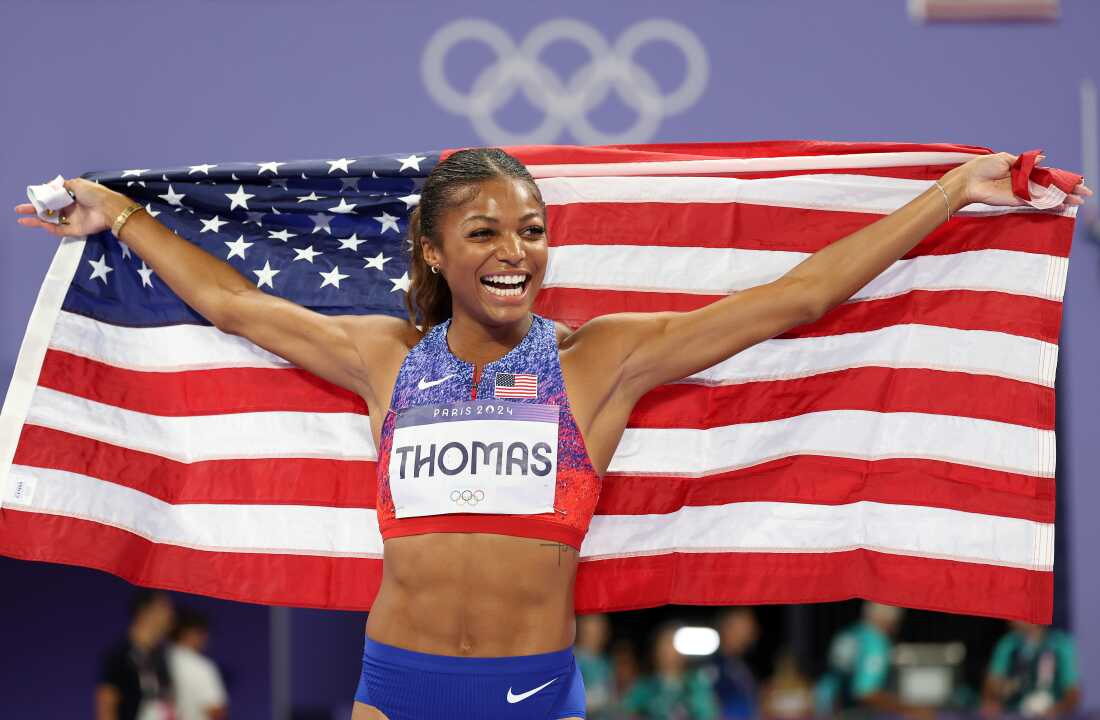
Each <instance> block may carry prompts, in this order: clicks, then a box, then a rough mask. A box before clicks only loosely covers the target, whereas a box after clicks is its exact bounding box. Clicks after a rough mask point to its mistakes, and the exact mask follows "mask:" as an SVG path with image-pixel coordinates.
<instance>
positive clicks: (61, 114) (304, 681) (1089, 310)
mask: <svg viewBox="0 0 1100 720" xmlns="http://www.w3.org/2000/svg"><path fill="white" fill-rule="evenodd" d="M554 5H555V7H554V9H553V12H550V11H549V10H547V9H546V8H543V7H536V6H533V5H530V4H528V3H521V2H500V1H493V2H483V3H480V4H479V5H477V7H476V11H471V12H468V13H464V15H466V16H470V17H479V18H486V19H491V20H493V21H494V22H496V23H497V24H499V25H501V26H502V27H504V28H506V29H507V30H508V31H509V32H510V33H511V34H512V36H513V38H516V39H517V40H518V39H519V38H522V37H523V36H524V35H525V34H526V33H527V31H528V30H529V29H530V28H531V27H532V26H534V25H535V24H537V23H538V22H541V21H544V20H547V19H550V18H556V17H572V18H578V19H582V20H585V21H587V22H588V23H590V24H591V25H593V26H595V27H596V28H599V29H600V30H601V31H602V32H603V33H604V34H605V36H607V37H609V38H610V39H614V38H616V37H617V36H618V35H619V33H621V32H622V31H623V30H624V29H625V28H627V27H628V26H630V25H632V24H633V23H634V22H637V21H639V20H644V19H649V18H653V17H672V16H670V15H669V14H668V13H669V8H670V6H669V5H668V4H667V3H657V2H633V3H629V4H627V3H605V4H597V3H591V2H577V1H576V0H562V1H559V2H558V3H555V4H554ZM1063 6H1064V11H1063V17H1062V19H1061V21H1060V22H1057V23H1053V24H1044V25H1031V24H1025V25H1011V24H1001V25H980V26H973V25H940V26H920V25H916V24H914V23H912V22H911V21H910V20H909V19H908V17H907V15H906V12H905V3H904V2H903V1H902V0H894V1H893V2H887V1H885V0H847V1H842V0H834V1H833V2H829V3H812V4H811V3H805V2H796V1H794V0H773V1H772V2H767V3H764V2H758V3H748V2H729V1H727V2H717V1H712V2H681V3H677V4H676V5H675V6H673V7H675V10H676V15H675V16H674V17H672V19H675V20H676V21H678V22H680V23H682V24H684V25H686V26H687V27H689V28H691V29H692V30H693V31H694V32H695V33H696V34H697V35H698V36H699V37H700V39H701V40H702V41H703V43H704V44H705V46H706V48H707V53H708V56H709V61H710V70H711V73H710V80H709V83H708V86H707V89H706V91H705V93H704V94H703V96H702V97H701V99H700V100H699V102H698V103H697V104H696V105H695V106H694V107H693V108H691V109H690V110H689V111H687V112H686V113H684V114H681V115H676V116H671V117H669V118H667V119H666V120H665V121H664V122H663V123H662V124H661V126H660V129H659V131H658V134H657V135H656V137H655V138H653V141H694V140H700V141H702V140H709V141H717V140H750V139H787V138H816V139H833V140H900V141H918V142H938V141H946V142H956V143H968V144H975V145H985V146H988V147H992V148H994V149H996V150H1010V151H1014V152H1016V151H1022V150H1026V149H1030V148H1032V147H1042V148H1044V149H1045V150H1046V154H1047V155H1048V158H1049V159H1048V161H1047V162H1048V163H1049V164H1052V165H1057V166H1059V167H1063V168H1066V169H1071V170H1077V171H1081V169H1082V164H1081V162H1082V161H1081V129H1080V125H1079V119H1078V118H1079V99H1078V97H1079V94H1078V87H1079V83H1080V82H1081V80H1082V79H1084V78H1087V77H1090V76H1091V77H1093V78H1097V77H1100V42H1098V41H1097V28H1100V4H1098V3H1095V2H1093V1H1092V0H1064V2H1063ZM455 7H456V4H454V3H439V4H429V3H427V2H405V3H397V2H389V1H385V2H383V1H379V2H374V3H366V2H361V1H359V0H339V1H335V0H334V1H326V2H313V3H302V2H289V1H286V0H238V2H234V3H228V2H213V1H211V0H207V1H202V2H200V1H194V2H185V1H182V0H181V1H179V2H175V3H171V4H168V3H156V4H150V3H147V2H138V1H137V0H114V1H113V2H110V3H106V2H104V3H86V2H79V1H77V0H71V1H67V2H63V1H61V0H57V1H54V2H22V3H4V4H2V5H0V28H3V34H4V42H3V43H2V45H0V67H2V68H3V70H4V72H3V74H2V77H0V89H2V90H3V94H4V96H5V98H6V100H5V106H6V112H5V113H4V116H3V127H4V129H5V134H6V135H7V137H8V141H7V142H6V143H5V145H4V151H3V163H2V164H0V191H2V193H3V196H4V197H7V198H8V199H9V202H10V203H11V204H12V205H14V204H15V203H16V202H21V201H23V199H24V198H25V186H26V185H27V184H28V183H32V182H34V183H37V182H44V181H46V180H48V179H49V178H52V177H53V176H54V175H56V174H57V173H62V174H63V175H65V176H66V177H72V176H74V175H78V174H80V173H82V172H85V171H87V170H93V169H120V168H129V167H160V166H164V165H176V164H183V163H188V164H197V163H201V162H218V161H230V160H255V161H267V160H272V159H280V160H284V159H291V158H336V157H342V156H347V155H358V154H369V153H376V152H378V153H382V152H406V151H416V150H425V149H435V148H445V147H455V146H462V145H474V144H482V141H481V140H480V139H479V138H478V137H477V135H476V134H475V133H474V131H473V130H472V128H471V126H470V125H469V123H468V121H467V120H466V119H465V118H462V117H458V116H454V115H449V114H447V113H446V112H445V111H443V110H441V109H440V108H439V107H438V106H437V105H436V104H435V102H434V101H433V100H432V99H431V97H430V96H429V95H428V93H427V92H426V90H425V89H424V86H423V84H422V82H421V80H420V56H421V53H422V50H423V47H424V45H425V43H426V41H427V39H428V38H429V37H430V36H431V35H432V33H433V32H434V31H435V30H436V29H437V28H439V27H440V26H442V25H443V24H445V23H447V22H449V21H451V20H453V19H456V18H457V17H460V16H463V15H460V14H459V13H458V12H457V11H456V10H455ZM559 51H560V52H559ZM548 55H553V58H552V59H551V62H552V63H554V64H556V65H558V66H559V68H560V69H561V70H562V71H563V73H568V72H571V71H572V70H574V69H576V68H577V67H578V66H580V65H581V64H582V63H583V62H584V61H585V60H584V55H583V53H582V52H581V51H579V50H578V49H577V48H576V47H570V46H562V47H560V48H558V47H555V48H554V52H553V53H549V54H548ZM453 57H454V66H453V71H454V77H453V80H454V82H455V83H456V84H458V85H462V84H463V83H465V84H466V85H468V84H469V83H470V82H471V79H472V77H473V75H474V73H475V72H476V70H475V68H480V67H481V66H482V65H481V63H484V62H485V61H486V60H487V59H488V57H489V56H488V53H487V52H486V51H485V49H484V48H479V47H475V46H468V47H465V48H462V49H461V51H460V52H456V53H455V55H454V56H453ZM638 57H639V61H640V62H643V63H644V64H646V65H647V67H650V68H652V69H653V72H654V74H655V76H656V77H657V78H658V80H659V81H660V84H661V85H662V87H664V88H666V89H668V88H671V87H672V86H673V85H675V83H676V82H677V77H678V75H677V71H678V70H679V69H680V68H681V67H682V63H681V61H680V59H679V56H678V55H677V54H676V53H675V52H673V51H671V50H669V49H667V48H662V47H657V46H653V47H650V48H647V49H645V50H644V51H643V52H641V53H640V54H639V56H638ZM502 117H503V118H505V120H506V121H507V123H506V124H507V125H508V126H509V127H512V128H517V129H518V128H520V127H524V126H525V125H529V124H530V123H531V122H533V121H534V120H535V119H537V117H538V116H537V114H536V113H535V112H534V111H533V110H532V109H531V108H530V107H526V106H524V105H523V104H522V103H519V102H516V103H512V104H510V105H509V106H508V107H506V108H505V111H504V112H503V113H502ZM593 117H594V119H595V122H596V123H597V124H598V125H601V127H604V128H606V129H612V128H616V127H623V126H624V125H625V124H626V123H628V122H629V117H630V116H629V113H628V112H627V111H626V110H625V109H624V106H623V105H622V104H621V103H617V102H615V101H609V102H608V103H606V104H605V105H604V106H601V108H599V109H598V110H597V111H596V112H595V113H594V114H593ZM573 141H575V139H574V138H573V137H571V136H569V135H568V134H565V135H563V136H561V137H559V138H557V142H573ZM1091 184H1092V186H1093V187H1094V188H1096V186H1097V179H1096V178H1092V179H1091ZM9 212H10V211H9ZM9 217H11V216H9ZM5 227H6V229H5V230H3V231H2V232H0V388H6V387H7V383H8V381H9V379H10V377H11V371H12V368H13V366H14V364H15V359H16V355H17V352H18V349H19V345H20V343H21V341H22V337H23V332H24V329H25V328H26V323H27V319H28V317H29V315H30V311H31V308H32V306H33V303H34V300H35V297H36V294H37V290H38V287H39V284H40V282H41V279H42V278H43V277H44V275H45V272H46V268H47V267H48V264H49V261H50V259H51V257H52V255H53V252H54V247H55V244H54V242H53V241H52V240H51V239H50V238H49V237H48V236H46V235H45V234H43V233H38V232H31V231H28V230H26V229H24V228H21V227H19V226H18V225H16V224H15V222H14V220H9V222H8V224H7V225H6V226H5ZM1098 308H1100V246H1098V245H1097V244H1096V243H1094V242H1092V241H1090V240H1089V239H1087V238H1086V237H1085V236H1084V233H1083V232H1079V233H1078V237H1077V238H1076V240H1075V242H1074V247H1073V253H1072V257H1071V262H1070V267H1069V280H1068V285H1067V290H1066V295H1065V306H1064V325H1063V333H1062V354H1061V358H1060V362H1061V364H1060V366H1059V370H1060V373H1061V374H1060V379H1059V382H1060V383H1061V384H1060V386H1059V394H1058V402H1059V404H1060V407H1059V415H1060V419H1061V423H1060V425H1059V428H1058V429H1059V442H1060V444H1061V446H1060V463H1061V464H1060V465H1059V468H1058V471H1059V472H1058V480H1059V482H1060V483H1061V484H1062V487H1063V489H1064V490H1065V491H1066V496H1067V498H1068V500H1069V502H1068V503H1067V505H1068V506H1069V507H1070V508H1071V512H1074V513H1075V516H1074V518H1073V519H1074V520H1075V521H1074V522H1072V524H1071V525H1070V526H1069V531H1070V532H1071V535H1069V536H1068V537H1067V538H1065V541H1066V542H1065V546H1066V547H1068V550H1069V552H1068V557H1067V556H1066V555H1064V554H1063V555H1061V556H1059V557H1058V558H1057V561H1056V562H1057V570H1058V572H1064V573H1065V572H1068V573H1069V575H1070V578H1071V579H1070V588H1071V590H1070V592H1071V597H1070V598H1069V600H1070V603H1069V604H1070V608H1071V616H1072V618H1073V620H1074V622H1073V624H1074V625H1075V629H1076V633H1077V636H1078V638H1079V648H1080V659H1081V666H1082V671H1083V675H1084V685H1085V691H1086V701H1087V704H1088V706H1089V707H1100V625H1098V624H1097V623H1095V622H1091V620H1092V614H1093V611H1094V609H1095V608H1097V607H1098V606H1100V573H1098V572H1097V570H1096V564H1095V559H1094V557H1090V554H1091V553H1092V552H1094V551H1095V548H1097V547H1098V546H1100V545H1098V541H1100V525H1097V524H1096V523H1094V522H1091V521H1090V520H1089V515H1088V512H1089V509H1091V508H1096V507H1098V506H1100V487H1098V486H1097V484H1096V482H1095V469H1096V468H1097V467H1100V443H1097V442H1096V440H1095V438H1096V436H1097V429H1098V428H1100V409H1098V408H1100V404H1098V403H1097V400H1098V399H1100V373H1098V372H1097V363H1096V358H1097V357H1100V331H1098V329H1097V322H1096V313H1097V309H1098ZM0 587H2V588H3V591H4V600H5V609H6V610H7V612H6V613H5V615H4V619H3V620H0V637H3V638H4V640H5V643H4V645H5V648H4V649H5V651H6V653H7V654H8V655H9V657H12V656H18V657H20V658H21V661H20V666H21V668H22V670H23V671H22V672H21V673H10V672H9V673H6V674H5V675H4V679H3V680H0V705H2V707H3V708H4V712H3V715H4V716H5V717H31V716H39V715H49V716H57V717H61V716H69V715H70V714H71V715H72V716H84V715H86V714H87V713H88V710H89V707H90V706H89V703H90V699H89V698H90V694H91V683H92V678H93V674H92V673H93V670H92V667H93V664H94V660H93V659H94V657H95V654H96V652H98V648H100V647H101V646H102V645H104V644H105V643H106V642H108V641H109V640H110V639H112V638H113V637H114V636H115V634H117V633H118V632H119V631H120V629H121V627H122V626H123V624H124V607H125V603H126V600H127V598H128V597H129V592H130V591H129V588H128V586H127V585H126V584H125V583H123V582H121V581H120V580H118V579H116V578H113V577H110V576H107V575H104V574H101V573H96V572H92V571H89V570H83V569H75V568H65V567H60V566H50V565H40V564H32V563H20V562H15V561H11V560H0ZM193 604H200V605H201V606H202V608H203V609H206V610H208V611H210V612H212V613H214V615H215V618H216V620H215V621H216V623H217V630H218V637H217V645H216V646H215V648H214V654H215V657H217V658H218V659H219V660H220V661H221V662H222V663H223V664H224V665H225V666H226V667H227V668H228V669H229V670H230V672H231V674H232V681H233V683H234V686H233V700H234V717H235V718H265V717H268V716H269V714H270V704H269V692H270V682H269V679H268V675H267V668H268V644H267V611H266V609H265V608H262V607H258V606H250V605H241V604H234V603H227V602H219V601H212V600H207V599H195V601H194V603H193ZM362 620H363V616H362V615H356V614H348V613H319V612H306V611H296V612H295V613H294V615H293V640H294V652H295V656H294V662H293V670H294V675H295V679H294V682H293V686H292V688H291V689H292V693H293V697H294V702H295V705H319V706H328V705H332V704H333V703H338V702H341V699H342V698H346V699H347V700H350V694H351V692H352V690H353V688H354V683H355V678H356V674H357V662H358V655H359V651H360V649H361V635H360V633H361V632H362ZM46 703H48V707H49V712H43V706H44V704H46ZM32 708H37V710H32Z"/></svg>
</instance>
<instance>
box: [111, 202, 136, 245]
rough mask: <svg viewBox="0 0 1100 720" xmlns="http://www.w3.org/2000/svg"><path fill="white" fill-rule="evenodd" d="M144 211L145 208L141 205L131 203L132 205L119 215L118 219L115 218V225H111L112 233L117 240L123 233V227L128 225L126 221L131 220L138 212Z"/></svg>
mask: <svg viewBox="0 0 1100 720" xmlns="http://www.w3.org/2000/svg"><path fill="white" fill-rule="evenodd" d="M143 209H144V207H143V206H142V204H141V203H131V204H130V205H127V206H126V209H125V210H123V211H122V212H120V213H119V214H118V217H117V218H115V222H114V224H113V225H111V232H112V233H114V234H115V237H116V238H117V237H118V234H119V233H120V232H122V226H123V225H125V224H126V220H127V219H129V217H130V216H131V215H132V214H134V213H135V212H136V211H138V210H143Z"/></svg>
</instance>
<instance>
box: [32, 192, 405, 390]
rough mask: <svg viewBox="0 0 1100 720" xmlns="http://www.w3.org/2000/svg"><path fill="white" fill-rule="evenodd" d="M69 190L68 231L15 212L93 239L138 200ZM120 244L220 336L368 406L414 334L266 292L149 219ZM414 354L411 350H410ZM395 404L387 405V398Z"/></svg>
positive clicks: (139, 221)
mask: <svg viewBox="0 0 1100 720" xmlns="http://www.w3.org/2000/svg"><path fill="white" fill-rule="evenodd" d="M65 186H66V187H67V188H69V189H70V190H72V191H73V193H74V194H75V195H76V204H75V205H73V206H70V207H69V208H66V209H65V210H64V212H65V214H66V216H67V217H68V219H69V224H68V225H54V224H52V223H45V222H42V221H41V220H39V219H38V218H37V217H35V216H34V208H33V207H32V206H31V205H30V204H22V205H17V206H16V208H15V209H16V212H18V213H20V214H22V215H30V217H21V218H19V222H20V224H22V225H25V226H27V227H41V228H44V229H46V230H47V231H48V232H50V233H51V234H53V235H55V236H58V237H64V236H80V235H89V234H92V233H96V232H100V231H102V230H105V229H107V228H109V227H110V225H111V223H112V222H113V221H114V218H115V217H116V216H117V215H118V214H119V213H120V212H121V211H122V210H123V209H125V208H126V207H127V206H128V205H130V204H131V202H132V201H131V200H130V199H129V198H128V197H126V196H125V195H122V194H121V193H118V192H115V191H113V190H110V189H109V188H106V187H104V186H102V185H99V184H97V183H93V182H90V181H88V180H84V179H82V178H74V179H71V180H66V181H65ZM120 235H121V237H120V238H119V240H121V241H122V242H125V243H126V244H127V245H129V246H130V248H131V249H132V250H133V251H134V252H135V253H136V254H137V255H138V256H139V257H140V258H141V259H142V260H143V261H145V263H146V264H147V265H148V266H149V267H151V268H152V269H153V271H154V272H155V273H156V274H157V276H158V277H160V279H161V280H163V281H164V282H165V284H167V285H168V287H170V288H171V289H172V291H173V292H175V293H176V294H177V295H178V296H179V297H180V298H181V299H182V300H183V301H184V302H185V303H187V304H188V305H189V306H191V307H192V308H194V309H195V310H196V311H197V312H198V313H199V314H200V315H202V316H203V317H204V318H206V319H207V320H209V321H210V322H211V323H213V324H214V326H215V327H217V328H218V329H219V330H222V331H223V332H226V333H231V334H234V335H240V336H242V337H246V338H248V339H249V340H251V341H252V342H254V343H255V344H257V345H259V346H260V347H262V348H264V349H266V350H268V351H270V352H272V353H274V354H275V355H278V356H280V357H282V358H284V359H286V360H287V361H289V362H291V363H293V364H294V365H297V366H298V367H301V368H303V369H305V370H308V371H309V372H312V373H313V374H315V375H317V376H319V377H321V378H324V379H325V380H328V381H329V382H332V383H334V384H336V385H339V386H340V387H343V388H346V389H348V390H350V391H352V392H355V393H357V394H359V395H361V396H363V397H365V398H368V402H369V399H370V398H371V397H372V396H373V395H374V394H375V392H376V390H380V389H381V388H380V387H378V388H376V386H378V385H379V383H378V382H377V381H376V380H375V379H374V377H373V372H374V369H375V368H379V367H388V366H389V365H391V364H392V362H390V361H391V360H392V358H391V356H395V357H396V356H397V355H399V354H400V353H401V348H402V347H403V345H402V343H404V342H405V341H406V340H407V338H406V337H405V336H406V335H408V334H409V333H410V332H412V328H411V326H409V324H408V323H406V322H404V321H401V320H398V319H396V318H391V317H387V316H379V315H362V316H358V315H342V316H330V315H324V314H322V313H318V312H314V311H312V310H310V309H308V308H305V307H302V306H300V305H297V304H295V303H293V302H290V301H288V300H285V299H283V298H280V297H276V296H274V295H269V294H267V293H265V292H263V291H261V290H259V289H258V288H257V287H256V285H254V284H253V282H252V281H251V280H249V279H248V278H246V277H244V276H243V275H241V274H240V273H239V272H237V270H236V269H235V268H233V266H232V265H230V264H229V263H227V262H225V261H223V260H221V259H219V258H217V257H214V256H213V255H211V254H210V253H208V252H206V251H205V250H203V249H202V248H200V247H198V246H196V245H193V244H191V243H189V242H187V241H186V240H184V239H183V238H181V237H179V236H177V235H176V234H175V233H173V232H172V231H171V230H169V229H168V228H166V227H165V226H164V225H162V224H161V223H160V222H158V221H157V220H156V219H155V218H153V217H152V216H150V215H149V214H148V213H146V212H135V213H134V214H133V215H131V216H130V218H129V219H128V220H127V221H126V224H125V225H123V227H122V230H121V231H120ZM404 347H407V346H404ZM387 399H388V398H387Z"/></svg>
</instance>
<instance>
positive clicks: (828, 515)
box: [581, 501, 1054, 571]
mask: <svg viewBox="0 0 1100 720" xmlns="http://www.w3.org/2000/svg"><path fill="white" fill-rule="evenodd" d="M854 548H866V549H868V550H879V551H881V552H887V553H894V554H900V555H915V556H919V557H929V558H941V559H948V560H959V561H963V562H979V563H986V564H990V565H1006V566H1010V567H1019V568H1027V569H1032V570H1048V571H1049V570H1051V569H1052V568H1053V562H1054V526H1053V525H1051V524H1048V523H1037V522H1034V521H1032V520H1021V519H1019V518H1009V517H1000V516H997V515H982V514H978V513H969V512H962V511H960V510H946V509H944V508H937V507H924V506H917V505H893V504H888V503H876V502H870V501H860V502H854V503H849V504H846V505H810V504H804V503H777V502H744V503H731V504H728V505H708V506H688V507H684V508H681V509H679V510H677V511H676V512H674V513H668V514H662V515H597V516H595V517H594V518H593V519H592V526H591V529H590V530H589V532H588V536H587V537H586V538H585V540H584V543H583V545H581V556H582V557H584V558H586V559H589V560H595V559H604V558H609V557H629V556H636V555H648V554H658V553H667V552H814V553H817V552H836V551H844V550H851V549H854Z"/></svg>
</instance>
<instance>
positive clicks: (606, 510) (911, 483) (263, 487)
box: [15, 425, 1054, 522]
mask: <svg viewBox="0 0 1100 720" xmlns="http://www.w3.org/2000/svg"><path fill="white" fill-rule="evenodd" d="M15 464H17V465H26V466H29V467H42V468H53V469H57V470H63V471H68V472H73V473H79V474H82V475H88V476H90V477H95V478H100V479H103V480H104V481H105V482H113V483H116V484H119V485H123V486H125V487H128V488H131V489H133V490H137V491H140V492H143V493H145V494H147V495H151V496H153V497H156V498H158V499H160V500H163V501H164V502H168V503H173V504H186V503H226V504H291V505H316V506H331V507H359V508H367V509H370V508H373V507H374V506H375V468H376V464H375V463H373V462H348V461H334V460H316V459H308V458H279V459H274V458H273V459H260V460H213V461H206V462H196V463H190V464H187V463H180V462H175V461H172V460H165V459H163V458H159V457H157V456H155V455H150V454H148V453H143V452H140V451H137V450H129V449H126V448H120V447H117V446H114V445H109V444H107V443H103V442H100V441H97V440H90V439H88V438H82V437H79V436H76V435H69V434H68V433H64V432H62V431H59V430H52V429H48V428H42V427H37V426H33V425H28V426H26V427H25V428H24V430H23V437H22V439H21V442H20V444H19V446H18V448H17V450H16V456H15ZM765 500H766V501H770V502H794V503H811V504H819V505H839V504H844V503H849V502H855V501H858V500H872V501H876V502H889V503H895V504H903V505H928V506H933V507H942V508H947V509H951V510H961V511H963V512H976V513H983V514H992V515H1004V516H1006V517H1019V518H1024V519H1028V520H1034V521H1036V522H1052V521H1053V520H1054V481H1053V480H1052V479H1050V478H1042V477H1035V476H1030V475H1020V474H1016V473H1010V472H1004V471H999V470H988V469H984V468H977V467H973V466H969V465H962V464H958V463H950V462H945V461H942V460H925V459H918V458H889V459H883V460H872V461H863V460H858V459H852V458H842V457H829V456H819V455H795V456H791V457H787V458H781V459H777V460H772V461H769V462H766V463H761V464H759V465H754V466H752V467H748V468H742V469H739V470H731V471H728V472H723V473H715V474H712V475H708V476H706V477H704V478H702V479H700V478H685V477H669V476H638V475H628V474H622V475H619V474H612V475H608V476H606V477H605V478H604V480H603V487H602V489H601V491H600V500H599V506H598V507H597V510H596V512H597V513H598V514H601V515H644V514H654V513H669V512H674V511H676V510H679V509H680V508H681V507H684V506H685V505H691V506H702V505H723V504H727V503H733V502H758V501H765Z"/></svg>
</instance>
